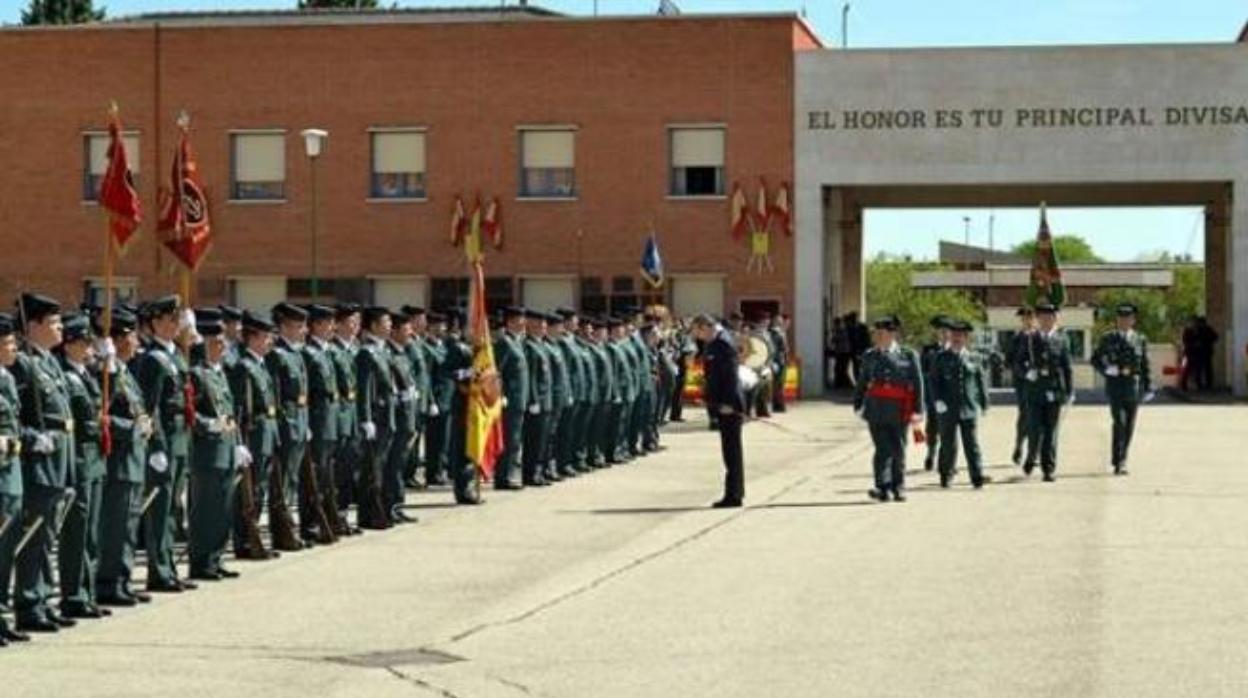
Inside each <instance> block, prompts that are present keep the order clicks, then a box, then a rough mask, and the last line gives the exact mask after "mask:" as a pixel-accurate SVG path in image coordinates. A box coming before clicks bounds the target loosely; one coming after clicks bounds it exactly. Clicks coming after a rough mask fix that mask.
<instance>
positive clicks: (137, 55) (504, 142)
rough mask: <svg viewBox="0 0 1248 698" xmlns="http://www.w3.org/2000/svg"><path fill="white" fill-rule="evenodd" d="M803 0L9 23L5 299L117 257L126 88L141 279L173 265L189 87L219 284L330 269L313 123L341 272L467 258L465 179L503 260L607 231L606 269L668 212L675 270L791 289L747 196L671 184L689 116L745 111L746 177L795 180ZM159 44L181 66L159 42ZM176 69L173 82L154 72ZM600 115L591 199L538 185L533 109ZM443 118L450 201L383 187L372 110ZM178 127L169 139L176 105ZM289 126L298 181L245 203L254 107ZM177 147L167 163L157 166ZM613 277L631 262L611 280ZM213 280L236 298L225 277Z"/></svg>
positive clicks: (633, 257) (555, 258)
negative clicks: (528, 198)
mask: <svg viewBox="0 0 1248 698" xmlns="http://www.w3.org/2000/svg"><path fill="white" fill-rule="evenodd" d="M795 24H796V22H795V21H794V20H791V19H784V18H738V19H732V18H728V19H724V18H707V19H695V18H688V19H681V20H675V21H674V20H658V19H651V18H639V19H637V20H604V21H566V22H564V21H549V22H546V21H542V22H502V23H498V22H488V23H463V24H448V25H422V24H401V25H354V26H333V27H323V26H317V27H314V26H297V27H296V26H288V27H276V26H270V27H227V28H220V27H217V28H207V27H205V28H162V29H161V30H160V32H159V35H160V39H159V46H158V45H157V40H156V31H155V30H154V29H153V28H152V27H150V26H148V27H134V28H129V27H104V28H73V29H51V30H47V29H45V30H5V31H0V64H2V65H3V67H4V69H3V70H0V104H3V105H4V108H3V109H0V134H3V137H0V245H2V249H3V254H0V298H3V299H4V302H6V303H7V299H8V298H9V297H10V296H11V295H12V294H13V292H14V291H15V290H16V289H17V288H19V287H38V288H43V289H47V290H48V291H50V292H52V293H55V294H57V295H59V296H61V297H62V298H63V299H66V300H70V299H75V300H76V299H77V297H78V295H79V289H80V288H81V283H82V277H84V276H88V275H95V274H98V273H99V269H100V266H101V258H102V235H103V233H102V226H103V223H102V220H101V214H100V211H99V209H98V208H96V207H94V206H87V205H83V204H82V203H81V202H80V198H81V196H80V192H81V172H82V167H83V156H82V139H81V136H80V132H81V131H82V130H83V129H89V128H99V127H101V126H102V125H103V121H104V109H105V105H106V104H107V102H108V100H110V99H116V100H117V101H118V102H119V103H120V104H121V107H122V116H123V119H124V120H125V122H126V126H127V128H128V129H129V128H134V129H137V130H139V131H141V138H142V144H141V146H142V156H141V158H142V174H141V191H142V194H143V197H144V202H145V204H147V208H146V220H145V222H144V225H143V227H142V230H141V233H140V236H139V239H138V240H137V242H136V243H135V244H134V245H133V246H132V249H131V250H129V251H128V253H127V255H126V257H125V259H124V260H123V262H122V264H121V266H120V268H119V273H123V274H128V275H138V276H140V277H141V278H142V286H143V291H144V292H145V293H154V292H157V291H163V290H166V289H172V288H175V287H176V283H175V282H174V280H173V276H172V275H171V274H170V273H169V269H170V267H171V264H170V257H169V256H168V255H164V257H163V260H164V265H163V266H164V269H165V273H164V274H158V273H157V272H156V268H157V253H156V249H155V244H154V229H153V226H152V222H153V221H154V219H155V217H156V210H155V193H154V192H155V185H156V181H157V174H159V175H161V176H162V178H163V176H165V173H166V171H167V169H168V166H169V162H170V158H171V154H172V147H173V138H174V123H173V122H174V117H175V115H176V113H177V111H178V110H179V109H182V108H185V109H187V110H188V111H189V112H190V113H191V115H192V117H193V120H194V124H193V129H194V130H193V144H194V146H195V148H196V150H197V151H198V153H199V157H200V164H201V170H202V172H203V173H204V176H205V180H206V181H205V183H206V185H207V187H208V189H209V193H210V197H211V198H212V200H213V206H212V213H213V216H214V221H213V222H214V229H215V233H216V236H217V244H216V247H215V249H214V250H213V252H212V253H211V255H210V256H209V258H208V260H207V261H206V262H205V264H204V265H203V267H202V269H201V272H200V276H201V278H202V280H203V281H204V282H206V283H204V284H203V285H202V286H201V288H213V287H214V285H216V286H217V287H219V288H223V285H221V284H214V280H215V279H223V278H224V277H225V276H227V275H235V274H282V275H287V276H292V277H305V276H307V275H308V268H309V252H308V244H307V241H308V232H307V231H308V218H307V216H308V204H309V193H308V188H307V180H308V163H307V161H306V158H305V157H304V155H303V145H302V140H301V139H300V138H299V135H298V133H299V131H300V130H301V129H304V128H308V127H320V128H325V129H327V130H328V131H329V132H330V134H331V135H330V140H329V144H328V149H327V151H326V154H325V155H324V156H323V158H322V161H321V163H320V166H321V170H320V172H321V180H320V181H321V207H322V208H321V210H322V218H321V221H322V226H321V230H322V236H321V250H322V255H321V260H322V261H321V275H322V276H323V277H332V276H343V277H348V276H357V277H358V276H363V275H368V274H427V275H429V276H447V275H454V274H456V273H458V272H460V271H461V270H462V253H461V252H460V250H458V249H454V248H452V247H450V246H449V245H448V243H447V231H448V227H449V216H450V209H451V205H452V201H453V197H454V196H455V194H457V193H460V192H462V193H464V194H466V195H472V194H473V193H474V192H477V191H480V192H481V193H482V194H483V195H486V196H491V195H498V196H500V197H501V200H502V202H503V210H504V225H505V228H506V246H505V249H504V250H503V251H501V252H495V253H492V254H491V255H490V256H489V258H488V261H487V269H488V273H489V274H490V275H510V274H521V273H570V274H575V273H576V272H577V271H578V269H577V264H578V262H577V243H576V238H575V231H576V230H577V229H578V228H583V229H584V230H585V232H586V236H585V240H584V243H583V259H582V264H583V272H584V274H585V275H601V276H609V275H614V274H635V273H636V269H637V264H638V259H639V257H640V254H641V249H642V239H643V237H644V235H645V233H646V230H647V227H648V225H649V221H650V220H651V219H653V220H655V222H656V223H657V225H658V228H659V231H660V238H661V242H662V251H663V254H664V257H665V261H666V266H667V269H668V272H669V273H679V272H722V273H726V274H728V283H727V287H726V295H727V298H728V302H729V303H730V304H735V302H736V300H738V299H740V298H745V297H779V298H781V299H783V303H784V306H785V307H786V308H791V307H792V279H793V246H792V240H791V239H787V238H784V237H778V238H777V239H776V240H775V243H774V244H773V251H772V256H773V261H774V263H775V272H774V273H772V274H768V275H763V276H759V275H748V276H747V275H746V274H745V266H746V262H747V260H748V255H749V253H748V249H747V247H746V245H745V243H744V242H742V243H734V242H733V241H732V240H731V238H730V236H729V232H728V215H729V213H728V202H727V200H726V199H724V200H714V201H697V202H690V201H671V200H668V199H667V198H666V192H667V186H668V185H667V181H668V154H667V132H666V129H665V126H666V125H667V124H669V123H675V122H701V121H708V122H722V123H725V124H727V128H728V137H727V179H728V182H729V186H731V182H732V181H733V180H738V179H739V180H741V181H743V182H747V183H749V186H750V188H752V187H753V185H754V183H756V182H757V180H758V177H759V176H765V177H767V179H768V180H769V181H770V182H772V183H776V182H779V181H781V180H789V181H791V180H792V169H793V164H792V160H793V155H792V153H793V132H792V124H793V115H792V109H793V84H792V82H793V70H792V61H793V50H794V43H795V42H794V38H795V29H794V25H795ZM158 53H159V56H160V61H159V70H158V71H157V70H156V56H157V54H158ZM158 81H159V85H160V90H159V92H157V90H156V85H157V82H158ZM545 122H552V123H567V124H575V125H577V126H578V127H579V131H578V134H577V152H576V178H577V187H578V189H579V192H580V195H579V200H577V201H575V202H559V203H554V202H524V201H517V200H516V196H515V195H516V191H517V182H516V180H517V133H516V130H515V127H516V126H517V125H519V124H533V123H545ZM385 125H421V126H426V127H427V128H428V135H427V141H426V143H427V161H428V186H429V200H428V202H426V203H367V202H366V201H365V199H366V197H367V195H368V168H369V140H368V135H367V131H366V130H367V129H368V128H369V127H370V126H385ZM157 126H158V128H159V152H158V151H157V146H158V144H157V138H156V137H155V136H156V135H157V134H156V127H157ZM260 127H281V128H285V129H287V131H288V137H287V142H286V153H287V181H286V191H287V199H288V200H287V202H286V203H284V204H278V205H263V204H234V203H228V202H227V201H226V198H227V197H226V195H227V193H228V186H229V172H228V166H229V138H228V133H227V131H228V130H229V129H237V128H260ZM158 163H159V165H158ZM607 283H609V280H608V281H607ZM202 300H204V301H211V300H218V299H216V298H203V299H202Z"/></svg>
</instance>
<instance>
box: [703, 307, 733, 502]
mask: <svg viewBox="0 0 1248 698" xmlns="http://www.w3.org/2000/svg"><path fill="white" fill-rule="evenodd" d="M693 334H694V336H695V337H696V338H697V339H698V340H699V341H700V342H702V345H703V347H704V349H703V350H702V360H703V362H704V366H705V369H704V371H705V376H706V381H705V387H704V389H703V396H704V399H705V400H706V404H707V406H708V408H709V409H710V410H711V411H712V412H713V413H714V414H716V415H717V416H718V420H717V421H718V424H719V444H720V452H721V454H722V456H723V459H724V496H723V497H722V498H720V499H719V500H718V501H716V502H715V503H714V504H712V505H711V506H712V507H714V508H716V509H727V508H736V507H740V506H742V504H744V502H745V462H744V454H743V452H742V444H741V425H742V422H743V421H744V419H745V397H744V396H743V395H742V394H741V386H740V383H739V377H738V371H737V367H738V366H739V361H738V358H737V347H736V342H735V341H734V339H733V336H732V335H731V334H730V333H729V332H728V331H727V330H725V329H724V328H723V327H722V326H720V325H719V323H717V322H715V320H714V319H712V318H711V317H710V316H709V315H699V316H698V317H697V318H695V319H694V321H693Z"/></svg>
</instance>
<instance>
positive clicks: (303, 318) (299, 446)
mask: <svg viewBox="0 0 1248 698" xmlns="http://www.w3.org/2000/svg"><path fill="white" fill-rule="evenodd" d="M273 323H274V324H275V325H276V326H277V339H276V340H275V341H274V342H273V349H272V350H271V351H270V352H269V353H268V354H267V355H265V357H264V364H265V367H266V368H268V369H269V374H270V375H271V376H272V377H273V386H274V389H275V390H276V391H277V434H278V439H277V460H276V461H275V462H274V464H273V472H274V473H276V475H275V476H274V477H273V480H274V482H275V483H281V498H282V505H283V506H286V507H287V508H289V506H290V505H291V504H292V503H294V502H300V503H301V504H302V503H304V502H301V501H300V500H301V497H300V489H299V488H300V476H301V474H302V469H303V457H304V455H305V453H306V452H307V448H308V442H309V441H311V439H312V432H311V430H310V429H308V367H307V364H305V363H304V362H303V356H302V354H300V350H301V348H302V347H303V343H304V339H305V337H306V335H307V329H308V328H307V323H308V312H307V311H306V310H304V309H303V308H300V307H299V306H297V305H293V304H291V303H285V302H283V303H278V304H277V305H275V306H273ZM276 495H277V493H274V497H275V498H276ZM315 528H316V515H315V512H314V511H312V510H310V509H304V508H302V507H301V508H300V509H299V537H300V538H301V539H302V540H303V543H304V544H305V545H311V544H312V543H313V542H314V541H315V540H316V534H315V532H314V529H315Z"/></svg>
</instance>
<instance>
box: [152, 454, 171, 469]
mask: <svg viewBox="0 0 1248 698" xmlns="http://www.w3.org/2000/svg"><path fill="white" fill-rule="evenodd" d="M147 465H148V467H150V468H151V469H152V470H155V471H156V472H158V473H163V472H165V471H166V470H168V469H169V458H168V457H167V456H165V454H163V453H153V454H152V455H150V456H148V457H147Z"/></svg>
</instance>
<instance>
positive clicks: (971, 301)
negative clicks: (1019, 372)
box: [866, 256, 984, 344]
mask: <svg viewBox="0 0 1248 698" xmlns="http://www.w3.org/2000/svg"><path fill="white" fill-rule="evenodd" d="M945 268H947V267H945V266H942V265H940V264H934V263H919V262H911V261H908V260H897V259H890V258H888V257H885V256H880V257H877V258H875V259H874V260H872V261H870V262H868V263H867V268H866V274H867V318H866V319H867V321H868V322H869V321H870V320H871V319H872V318H876V317H879V316H880V315H884V314H886V313H891V314H894V315H896V316H897V317H898V318H900V319H901V324H902V331H903V333H904V334H905V337H906V341H907V342H908V343H910V344H922V343H924V342H926V341H928V340H929V339H930V338H931V336H932V328H931V326H930V325H929V324H928V323H929V322H930V321H931V319H932V318H933V317H934V316H936V315H942V314H943V315H948V316H950V317H953V318H957V319H960V320H966V321H968V322H972V323H976V324H979V323H982V321H983V319H984V308H983V306H982V305H981V304H980V303H979V301H977V300H976V299H975V298H974V297H973V296H972V295H971V294H970V293H967V292H966V291H960V290H957V289H916V288H914V286H913V285H912V284H911V275H912V274H913V273H914V272H921V271H936V270H940V269H945Z"/></svg>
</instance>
